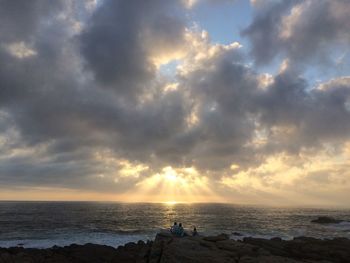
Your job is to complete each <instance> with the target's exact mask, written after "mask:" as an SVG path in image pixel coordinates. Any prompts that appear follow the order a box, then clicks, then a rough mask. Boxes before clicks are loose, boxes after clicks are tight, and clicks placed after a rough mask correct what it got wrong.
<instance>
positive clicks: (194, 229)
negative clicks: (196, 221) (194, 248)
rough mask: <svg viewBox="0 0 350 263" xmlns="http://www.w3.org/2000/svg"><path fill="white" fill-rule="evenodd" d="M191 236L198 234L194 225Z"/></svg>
mask: <svg viewBox="0 0 350 263" xmlns="http://www.w3.org/2000/svg"><path fill="white" fill-rule="evenodd" d="M192 236H193V237H195V236H198V232H197V228H196V227H194V228H193V231H192Z"/></svg>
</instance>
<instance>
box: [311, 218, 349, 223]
mask: <svg viewBox="0 0 350 263" xmlns="http://www.w3.org/2000/svg"><path fill="white" fill-rule="evenodd" d="M311 222H312V223H318V224H339V223H341V222H344V220H339V219H335V218H333V217H328V216H320V217H318V218H317V219H314V220H311Z"/></svg>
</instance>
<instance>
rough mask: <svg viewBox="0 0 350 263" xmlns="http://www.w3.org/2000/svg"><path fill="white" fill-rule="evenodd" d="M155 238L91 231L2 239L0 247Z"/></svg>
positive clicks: (116, 242) (121, 242)
mask: <svg viewBox="0 0 350 263" xmlns="http://www.w3.org/2000/svg"><path fill="white" fill-rule="evenodd" d="M153 238H154V235H153V234H143V235H142V234H140V235H114V234H106V233H89V234H79V235H74V236H73V235H60V236H58V237H56V238H53V239H18V240H6V241H3V240H0V247H5V248H8V247H16V246H22V247H25V248H50V247H53V246H55V245H56V246H60V247H63V246H69V245H71V244H78V245H84V244H86V243H94V244H100V245H107V246H112V247H117V246H120V245H124V244H126V243H128V242H137V241H139V240H143V241H147V240H152V239H153Z"/></svg>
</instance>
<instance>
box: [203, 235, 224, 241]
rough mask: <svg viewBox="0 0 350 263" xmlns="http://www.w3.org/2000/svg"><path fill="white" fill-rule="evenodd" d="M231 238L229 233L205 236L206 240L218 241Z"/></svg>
mask: <svg viewBox="0 0 350 263" xmlns="http://www.w3.org/2000/svg"><path fill="white" fill-rule="evenodd" d="M229 238H230V237H229V236H228V235H227V234H220V235H218V236H208V237H204V238H203V239H204V240H206V241H211V242H217V241H222V240H227V239H229Z"/></svg>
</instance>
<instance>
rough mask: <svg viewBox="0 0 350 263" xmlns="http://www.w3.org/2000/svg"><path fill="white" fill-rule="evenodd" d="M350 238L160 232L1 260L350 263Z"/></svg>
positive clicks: (0, 251) (22, 252)
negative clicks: (120, 242)
mask: <svg viewBox="0 0 350 263" xmlns="http://www.w3.org/2000/svg"><path fill="white" fill-rule="evenodd" d="M349 248H350V240H349V239H347V238H335V239H326V240H321V239H316V238H310V237H297V238H294V239H293V240H288V241H287V240H282V239H280V238H272V239H270V240H268V239H262V238H244V239H243V241H236V240H232V239H229V238H228V236H227V235H224V234H222V235H218V236H210V237H200V236H196V237H191V236H188V237H174V236H172V235H169V234H166V233H161V234H158V235H157V236H156V238H155V240H154V241H147V243H145V242H143V241H139V242H137V243H127V244H125V245H124V246H119V247H118V248H113V247H110V246H102V245H95V244H85V245H75V244H72V245H70V246H66V247H57V246H55V247H52V248H49V249H29V248H23V247H13V248H6V249H5V248H0V263H8V262H9V263H16V262H21V263H22V262H24V263H44V262H45V263H66V262H67V263H68V262H73V263H78V262H79V263H80V262H82V263H90V262H91V263H95V262H96V263H102V262H111V263H114V262H123V263H178V262H180V263H189V262H198V263H206V262H208V263H221V262H239V263H255V262H256V263H258V262H259V263H268V262H269V263H277V262H285V263H298V262H309V263H311V262H313V263H315V262H319V263H321V262H323V263H327V262H328V263H330V262H333V263H343V262H350V260H349V259H350V249H349Z"/></svg>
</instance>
